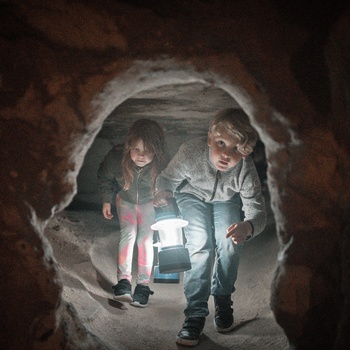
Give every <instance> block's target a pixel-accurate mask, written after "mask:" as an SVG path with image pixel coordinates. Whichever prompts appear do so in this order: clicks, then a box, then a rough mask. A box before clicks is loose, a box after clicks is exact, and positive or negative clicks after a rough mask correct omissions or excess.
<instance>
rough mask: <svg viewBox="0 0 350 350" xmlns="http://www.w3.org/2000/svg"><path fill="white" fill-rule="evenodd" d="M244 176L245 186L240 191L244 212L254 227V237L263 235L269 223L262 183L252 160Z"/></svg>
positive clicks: (246, 218) (248, 163)
mask: <svg viewBox="0 0 350 350" xmlns="http://www.w3.org/2000/svg"><path fill="white" fill-rule="evenodd" d="M246 165H247V168H246V172H245V174H244V176H243V185H242V188H241V191H240V196H241V199H242V204H243V207H242V210H243V212H244V217H245V220H246V221H250V223H251V224H252V225H253V229H254V230H253V236H254V237H255V236H257V235H258V234H259V233H261V232H262V231H263V230H264V228H265V226H266V221H267V215H266V208H265V200H264V196H263V195H262V192H261V183H260V180H259V176H258V173H257V171H256V168H255V165H254V163H253V161H252V160H249V161H248V162H247V164H246Z"/></svg>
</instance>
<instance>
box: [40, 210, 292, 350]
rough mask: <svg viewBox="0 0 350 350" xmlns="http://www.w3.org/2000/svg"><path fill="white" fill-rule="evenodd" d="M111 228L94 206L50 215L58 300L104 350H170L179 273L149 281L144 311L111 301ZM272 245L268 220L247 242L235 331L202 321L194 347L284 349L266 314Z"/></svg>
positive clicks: (180, 301) (178, 308)
mask: <svg viewBox="0 0 350 350" xmlns="http://www.w3.org/2000/svg"><path fill="white" fill-rule="evenodd" d="M118 234H119V231H118V223H117V221H116V220H113V221H109V220H106V219H104V218H103V216H102V213H101V211H100V210H98V209H97V208H96V206H95V207H94V208H93V209H91V208H90V210H86V209H84V210H83V209H78V208H74V210H68V209H66V210H64V211H61V212H60V213H58V214H56V215H55V217H54V218H53V219H52V220H51V221H50V222H49V224H48V226H47V227H46V229H45V235H46V236H47V238H48V239H49V241H50V243H51V245H52V247H53V252H54V256H55V258H56V260H57V264H58V267H59V270H60V273H61V277H62V283H63V286H64V287H63V298H64V299H65V300H67V301H68V302H70V303H71V304H73V305H74V307H75V309H76V310H77V312H78V314H79V315H80V318H81V319H82V320H83V322H84V324H85V325H86V327H88V328H89V329H90V330H91V331H92V332H93V333H95V334H96V335H97V336H98V337H100V338H101V339H102V340H103V341H104V342H106V343H107V344H109V345H110V347H111V349H128V350H139V349H143V350H148V349H152V350H158V349H159V350H160V349H161V350H168V349H169V350H171V349H182V348H187V347H182V346H179V345H177V344H176V343H175V337H176V334H177V332H178V331H179V330H180V328H181V325H182V322H183V318H184V316H183V308H184V305H185V298H184V295H183V285H182V277H183V276H182V275H183V274H182V273H181V274H180V276H181V278H180V282H179V283H177V284H169V283H154V281H153V279H152V283H151V286H150V288H151V289H152V290H153V291H154V295H153V296H150V300H149V306H148V307H147V308H137V307H133V306H131V305H129V304H125V303H124V304H122V303H119V302H116V301H114V300H113V299H112V289H111V286H112V285H114V284H115V283H116V252H117V245H118ZM277 253H278V242H277V237H276V232H275V225H274V222H273V217H272V215H271V212H270V215H269V220H268V225H267V227H266V229H265V231H264V232H263V233H261V234H260V235H259V236H258V237H256V238H255V239H254V240H252V241H251V242H249V243H247V244H246V246H245V249H244V252H243V256H242V258H241V263H240V267H239V273H238V281H237V283H236V292H235V293H234V294H233V301H234V314H235V322H236V327H235V328H234V329H233V331H232V332H230V333H228V334H219V333H217V332H216V331H215V330H214V327H213V315H214V308H213V300H212V298H211V299H210V300H209V303H210V315H209V316H208V317H207V321H206V325H205V328H204V331H203V334H202V335H201V338H200V342H199V345H198V346H197V347H196V349H203V350H209V349H210V350H211V349H216V350H224V349H235V350H254V349H257V350H264V349H266V350H267V349H268V350H285V349H288V342H287V339H286V337H285V335H284V333H283V331H282V329H281V328H280V327H279V326H278V325H277V324H276V322H275V320H274V317H273V314H272V312H271V311H270V308H269V302H270V285H271V281H272V278H273V272H274V267H275V261H276V257H277Z"/></svg>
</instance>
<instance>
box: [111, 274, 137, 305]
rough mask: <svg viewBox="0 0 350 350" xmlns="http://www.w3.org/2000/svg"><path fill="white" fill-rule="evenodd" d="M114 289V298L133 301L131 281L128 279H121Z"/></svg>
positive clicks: (128, 301)
mask: <svg viewBox="0 0 350 350" xmlns="http://www.w3.org/2000/svg"><path fill="white" fill-rule="evenodd" d="M112 289H113V299H114V300H118V301H125V302H127V303H130V302H131V301H132V296H131V283H130V282H129V281H128V280H127V279H122V280H120V281H119V282H118V283H117V284H116V285H115V286H113V287H112Z"/></svg>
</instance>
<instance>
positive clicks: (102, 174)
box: [97, 149, 122, 203]
mask: <svg viewBox="0 0 350 350" xmlns="http://www.w3.org/2000/svg"><path fill="white" fill-rule="evenodd" d="M118 176H120V177H121V176H122V173H121V153H120V152H116V151H115V150H114V149H113V150H111V151H110V152H108V153H107V155H106V156H105V157H104V159H103V161H102V163H101V164H100V166H99V168H98V171H97V182H98V192H99V193H100V195H101V199H102V203H113V202H114V201H115V196H116V193H118V192H119V191H120V190H121V186H120V184H119V183H118V181H117V178H118Z"/></svg>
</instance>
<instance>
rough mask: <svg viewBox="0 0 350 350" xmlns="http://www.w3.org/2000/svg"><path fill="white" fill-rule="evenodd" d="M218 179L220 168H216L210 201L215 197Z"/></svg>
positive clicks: (219, 177)
mask: <svg viewBox="0 0 350 350" xmlns="http://www.w3.org/2000/svg"><path fill="white" fill-rule="evenodd" d="M220 179H221V172H220V170H218V171H217V172H216V176H215V183H214V188H213V194H212V195H211V198H210V199H209V202H211V201H212V200H213V198H214V197H215V193H216V189H217V188H218V183H219V180H220Z"/></svg>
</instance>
